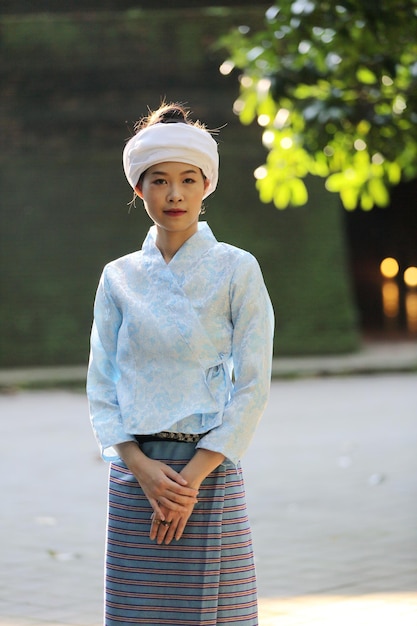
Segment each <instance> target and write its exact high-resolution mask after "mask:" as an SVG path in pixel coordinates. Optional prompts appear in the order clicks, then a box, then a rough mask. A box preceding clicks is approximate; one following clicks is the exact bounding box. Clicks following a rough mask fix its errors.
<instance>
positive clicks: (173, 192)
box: [168, 185, 182, 202]
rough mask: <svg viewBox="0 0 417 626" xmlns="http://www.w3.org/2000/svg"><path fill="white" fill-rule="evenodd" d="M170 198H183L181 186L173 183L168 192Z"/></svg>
mask: <svg viewBox="0 0 417 626" xmlns="http://www.w3.org/2000/svg"><path fill="white" fill-rule="evenodd" d="M168 198H169V201H170V202H178V201H180V200H182V193H181V190H180V189H179V187H177V186H176V185H172V187H171V188H170V189H169V192H168Z"/></svg>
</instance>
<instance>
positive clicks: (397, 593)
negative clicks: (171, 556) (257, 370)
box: [0, 373, 417, 626]
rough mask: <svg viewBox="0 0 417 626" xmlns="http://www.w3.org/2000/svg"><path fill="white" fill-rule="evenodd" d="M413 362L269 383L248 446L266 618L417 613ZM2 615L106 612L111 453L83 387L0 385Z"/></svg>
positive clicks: (394, 622)
mask: <svg viewBox="0 0 417 626" xmlns="http://www.w3.org/2000/svg"><path fill="white" fill-rule="evenodd" d="M416 400H417V375H416V374H413V373H408V374H407V373H397V374H389V375H382V374H380V375H373V376H366V375H361V376H349V377H342V378H339V377H330V378H329V377H324V378H298V379H294V380H284V379H283V380H277V381H274V382H273V384H272V393H271V401H270V404H269V406H268V409H267V411H266V414H265V416H264V419H263V420H262V422H261V424H260V427H259V429H258V432H257V434H256V436H255V439H254V441H253V444H252V446H251V448H250V450H249V452H248V453H247V455H246V457H245V459H244V470H245V475H246V484H247V494H248V504H249V512H250V516H251V520H252V527H253V534H254V543H255V550H256V559H257V568H258V576H259V595H260V608H261V615H260V626H272V625H274V626H275V625H277V626H307V625H308V626H348V625H349V626H353V625H354V626H374V625H375V626H416V624H417V453H416V450H417V401H416ZM0 415H1V425H2V430H1V432H2V437H1V447H2V450H1V456H0V464H1V472H0V491H1V494H2V502H1V510H0V522H1V539H0V542H1V544H0V545H1V550H0V626H29V625H43V626H48V625H49V626H64V625H67V626H76V625H79V626H99V625H100V624H102V617H101V614H102V607H101V605H102V600H101V597H102V577H103V576H102V568H103V549H104V532H105V514H106V511H105V508H106V501H105V500H106V481H107V466H106V464H105V463H103V462H102V461H101V460H100V459H99V457H98V453H97V449H96V444H95V441H94V439H93V435H92V433H91V432H90V426H89V423H88V415H87V404H86V399H85V397H84V395H83V394H81V393H74V392H69V391H60V390H55V391H26V392H17V393H10V394H3V395H0Z"/></svg>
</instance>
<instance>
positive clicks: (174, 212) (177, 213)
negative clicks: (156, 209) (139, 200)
mask: <svg viewBox="0 0 417 626" xmlns="http://www.w3.org/2000/svg"><path fill="white" fill-rule="evenodd" d="M164 213H165V214H166V215H171V216H172V217H176V216H180V215H184V213H186V211H184V209H168V211H164Z"/></svg>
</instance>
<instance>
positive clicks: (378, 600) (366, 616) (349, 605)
mask: <svg viewBox="0 0 417 626" xmlns="http://www.w3.org/2000/svg"><path fill="white" fill-rule="evenodd" d="M336 624H337V626H352V624H354V625H355V626H393V625H395V626H416V625H417V593H415V594H412V593H383V594H382V593H381V594H372V595H360V596H325V595H316V596H304V597H296V598H288V599H285V598H276V599H274V598H260V600H259V626H307V625H308V626H335V625H336Z"/></svg>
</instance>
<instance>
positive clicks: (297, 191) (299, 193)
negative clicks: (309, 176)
mask: <svg viewBox="0 0 417 626" xmlns="http://www.w3.org/2000/svg"><path fill="white" fill-rule="evenodd" d="M289 186H290V188H291V204H292V205H293V206H303V204H305V203H306V202H307V200H308V191H307V187H306V186H305V184H304V182H303V181H302V180H301V178H293V179H292V180H290V181H289Z"/></svg>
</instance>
